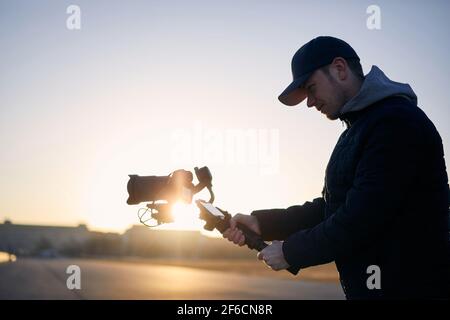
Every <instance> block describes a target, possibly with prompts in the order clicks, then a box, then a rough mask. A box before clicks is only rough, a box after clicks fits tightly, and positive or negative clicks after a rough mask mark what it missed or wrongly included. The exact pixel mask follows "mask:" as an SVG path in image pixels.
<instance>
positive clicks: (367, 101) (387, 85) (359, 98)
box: [341, 66, 417, 115]
mask: <svg viewBox="0 0 450 320" xmlns="http://www.w3.org/2000/svg"><path fill="white" fill-rule="evenodd" d="M391 96H403V97H406V98H408V99H409V100H411V102H413V103H414V104H415V105H417V96H416V94H415V93H414V91H413V90H412V89H411V87H410V85H409V84H407V83H400V82H395V81H392V80H390V79H389V78H388V77H386V75H385V74H384V73H383V71H381V70H380V69H379V68H378V67H377V66H372V69H371V70H370V72H369V73H368V74H367V75H366V77H365V79H364V82H363V84H362V86H361V89H360V90H359V92H358V94H357V95H356V96H354V97H353V98H351V99H350V100H349V101H347V103H346V104H345V105H344V106H343V107H342V108H341V115H343V114H345V113H347V112H353V111H359V110H362V109H365V108H367V107H368V106H370V105H372V104H374V103H375V102H377V101H380V100H382V99H385V98H387V97H391Z"/></svg>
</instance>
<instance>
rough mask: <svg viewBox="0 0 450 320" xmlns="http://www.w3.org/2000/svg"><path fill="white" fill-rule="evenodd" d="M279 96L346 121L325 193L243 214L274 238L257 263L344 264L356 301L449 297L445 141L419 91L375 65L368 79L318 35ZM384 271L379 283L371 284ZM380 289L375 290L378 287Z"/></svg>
mask: <svg viewBox="0 0 450 320" xmlns="http://www.w3.org/2000/svg"><path fill="white" fill-rule="evenodd" d="M292 73H293V77H294V80H293V82H292V83H291V84H290V85H289V86H288V87H287V88H286V90H285V91H284V92H283V93H282V94H281V95H280V96H279V100H280V101H281V102H282V103H284V104H286V105H289V106H293V105H296V104H298V103H300V102H301V101H303V100H304V99H307V105H308V107H316V109H317V110H318V111H320V112H321V113H323V114H324V115H325V116H326V117H327V118H328V119H330V120H336V119H341V120H342V121H344V122H345V123H346V125H347V128H346V130H345V131H344V132H343V133H342V135H341V136H340V138H339V140H338V142H337V144H336V146H335V149H334V151H333V153H332V155H331V158H330V160H329V163H328V166H327V169H326V175H325V185H324V188H323V191H322V197H320V198H317V199H314V200H312V201H311V202H306V203H304V204H303V205H298V206H292V207H289V208H287V209H271V210H257V211H254V212H252V213H251V215H242V214H237V215H236V216H235V217H233V219H232V221H231V227H230V229H228V230H227V231H226V232H225V233H224V237H226V238H228V239H229V240H230V241H233V242H234V243H236V244H238V245H244V241H245V237H244V236H243V234H242V232H241V231H240V230H238V229H237V228H236V223H237V222H240V223H243V224H245V225H247V226H248V227H249V228H250V229H252V230H253V231H255V232H257V233H258V234H260V235H261V236H262V238H263V239H264V240H268V241H273V242H272V244H271V245H269V246H268V247H267V248H265V249H264V250H263V251H261V252H260V253H259V254H258V258H259V259H262V260H264V262H265V263H266V264H267V265H268V266H270V267H271V268H272V269H274V270H282V269H286V268H288V267H290V268H291V269H292V268H294V269H296V270H301V269H303V268H307V267H309V266H314V265H320V264H324V263H329V262H332V261H335V262H336V266H337V269H338V271H339V274H340V279H341V284H342V288H343V290H344V292H345V294H346V297H347V298H348V299H372V298H384V299H386V298H438V299H440V298H448V297H449V293H448V292H449V277H450V275H449V271H450V268H449V263H448V227H447V226H448V177H447V172H446V168H445V161H444V152H443V146H442V141H441V138H440V136H439V133H438V132H437V130H436V128H435V127H434V125H433V123H432V122H431V121H430V120H429V119H428V117H427V116H426V115H425V113H424V112H423V111H422V110H421V109H420V108H419V107H418V106H417V97H416V95H415V93H414V92H413V90H412V89H411V87H410V86H409V85H407V84H401V83H398V82H394V81H391V80H389V79H388V78H387V77H386V76H385V75H384V73H383V72H382V71H381V70H380V69H379V68H377V67H376V66H373V67H372V70H371V71H370V72H369V73H368V74H367V75H366V76H364V74H363V72H362V68H361V65H360V62H359V57H358V55H357V54H356V52H355V51H354V50H353V49H352V48H351V47H350V45H348V44H347V43H346V42H344V41H342V40H340V39H336V38H333V37H318V38H315V39H313V40H311V41H310V42H308V43H307V44H305V45H304V46H302V47H301V48H300V49H299V50H298V51H297V52H296V54H295V55H294V57H293V59H292ZM378 271H379V274H378V276H379V280H380V283H378V284H376V283H375V282H376V280H374V283H372V285H370V284H371V281H372V280H370V281H368V279H369V277H371V275H372V274H374V273H373V272H378ZM373 284H375V285H373Z"/></svg>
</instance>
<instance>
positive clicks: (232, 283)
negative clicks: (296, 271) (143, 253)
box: [0, 259, 344, 300]
mask: <svg viewBox="0 0 450 320" xmlns="http://www.w3.org/2000/svg"><path fill="white" fill-rule="evenodd" d="M69 265H77V266H79V267H80V270H81V289H80V290H77V289H74V290H69V289H68V288H67V284H66V282H67V278H68V277H69V276H70V274H67V273H66V270H67V267H68V266H69ZM0 299H163V300H165V299H188V300H195V299H213V300H214V299H226V300H228V299H244V300H246V299H263V300H272V299H273V300H274V299H288V300H291V299H344V294H343V292H342V289H341V288H340V286H339V285H338V284H336V283H324V282H314V281H304V280H302V281H292V280H284V279H274V278H263V277H258V276H247V275H245V274H234V273H227V272H222V271H209V270H201V269H192V268H186V267H176V266H161V265H148V264H138V263H132V262H113V261H101V260H81V259H80V260H75V259H18V260H17V261H16V262H12V263H3V264H0Z"/></svg>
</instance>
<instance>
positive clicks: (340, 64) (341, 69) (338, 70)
mask: <svg viewBox="0 0 450 320" xmlns="http://www.w3.org/2000/svg"><path fill="white" fill-rule="evenodd" d="M331 65H332V66H333V69H334V71H335V75H336V77H337V79H339V80H340V81H344V80H346V79H347V78H348V72H349V69H348V64H347V61H345V59H344V58H341V57H337V58H334V60H333V62H332V63H331Z"/></svg>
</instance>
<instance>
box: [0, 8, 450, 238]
mask: <svg viewBox="0 0 450 320" xmlns="http://www.w3.org/2000/svg"><path fill="white" fill-rule="evenodd" d="M70 5H76V6H78V8H79V9H80V12H81V14H80V25H79V26H80V28H79V29H69V28H68V27H67V20H68V19H70V18H71V17H72V14H73V11H70V12H69V13H67V8H68V7H69V6H70ZM370 5H377V6H378V7H379V9H380V15H379V17H380V20H379V21H380V28H379V29H370V28H368V26H367V20H368V18H369V17H370V16H371V15H372V13H371V12H369V13H367V8H368V7H369V6H370ZM449 9H450V3H449V2H448V1H427V2H425V1H398V0H397V1H283V0H281V1H266V0H246V1H237V0H231V1H198V0H194V1H167V0H165V1H162V0H161V1H159V0H158V1H150V0H149V1H133V0H132V1H114V0H109V1H100V0H89V1H75V0H72V1H50V0H48V1H44V0H39V1H32V2H31V1H24V0H14V1H13V0H0V52H1V56H0V57H1V59H0V145H1V146H2V149H1V151H0V163H1V166H0V177H1V182H0V221H1V220H4V219H10V220H12V222H13V223H26V224H48V225H77V224H80V223H85V224H87V225H88V227H89V228H90V229H93V230H99V231H114V232H123V231H124V230H126V229H127V228H129V227H130V226H131V225H133V224H136V223H138V218H137V210H138V208H139V207H142V206H143V204H142V205H141V206H129V205H127V204H126V199H127V196H128V195H127V191H126V184H127V181H128V175H129V174H139V175H142V176H147V175H168V174H169V173H171V172H172V171H174V170H176V169H181V168H183V169H185V170H192V171H193V169H194V167H196V166H198V167H202V166H205V165H206V166H208V167H209V168H210V170H211V172H212V175H213V188H214V191H215V194H216V201H215V204H216V205H217V206H219V207H220V208H222V209H226V210H228V211H229V212H230V213H233V214H234V213H238V212H240V213H250V212H251V211H252V210H256V209H264V208H285V207H288V206H290V205H295V204H302V203H304V202H305V201H309V200H312V199H314V198H315V197H318V196H320V192H321V190H322V186H323V181H324V173H325V167H326V165H327V162H328V159H329V157H330V155H331V151H332V150H333V147H334V145H335V143H336V141H337V139H338V137H339V135H340V133H342V131H343V130H344V129H345V127H344V126H343V124H342V123H341V122H340V121H339V120H338V121H330V120H328V119H326V118H325V117H324V116H323V115H322V114H320V113H319V112H317V110H315V109H313V108H311V109H309V108H306V105H305V102H303V103H302V104H300V105H299V106H297V107H286V106H283V105H282V104H281V103H280V102H279V101H278V100H277V97H278V95H279V94H280V93H281V92H282V91H283V90H284V88H285V87H286V86H287V85H288V84H289V83H290V81H291V71H290V62H291V58H292V55H293V54H294V53H295V51H296V50H297V49H298V48H299V47H301V46H302V45H303V44H304V43H306V42H308V41H309V40H311V39H312V38H314V37H317V36H320V35H330V36H335V37H339V38H341V39H343V40H345V41H347V42H348V43H350V44H351V45H352V47H353V48H354V49H355V50H356V52H357V53H358V55H359V56H360V57H361V63H362V66H363V69H364V72H365V73H367V72H369V71H370V68H371V66H372V65H377V66H378V67H380V68H381V69H382V70H383V71H384V72H385V73H386V75H387V76H388V77H390V78H391V79H393V80H395V81H398V82H404V83H409V84H410V85H411V87H412V88H413V90H414V91H415V92H416V94H417V95H418V99H419V106H420V107H421V108H422V109H423V110H424V111H425V113H426V114H427V115H428V117H429V118H430V119H431V120H432V121H433V123H434V124H435V126H436V128H437V129H438V131H439V133H440V135H441V137H442V140H443V143H444V151H445V153H446V154H448V152H450V126H449V122H448V120H449V115H450V111H449V102H448V88H450V79H449V77H448V75H449V74H450V72H449V71H450V63H449V62H448V59H447V56H448V52H449V49H450V40H449V39H450V36H449V30H450V21H449V19H448V17H447V15H448V12H450V10H449ZM71 21H73V20H71ZM446 165H447V167H448V165H449V161H448V157H446ZM199 197H200V198H202V197H203V198H205V199H206V198H208V194H207V193H202V194H200V195H199ZM187 211H189V214H186V215H185V217H187V218H185V219H184V222H182V223H181V224H178V225H172V226H171V227H172V228H189V229H201V225H202V224H201V222H200V221H199V220H198V219H196V214H197V213H196V211H195V210H194V209H193V208H191V209H189V210H187ZM182 220H183V219H182ZM191 221H192V222H191Z"/></svg>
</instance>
